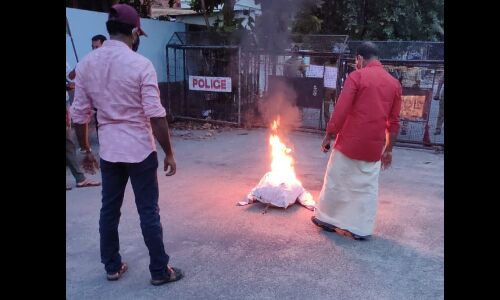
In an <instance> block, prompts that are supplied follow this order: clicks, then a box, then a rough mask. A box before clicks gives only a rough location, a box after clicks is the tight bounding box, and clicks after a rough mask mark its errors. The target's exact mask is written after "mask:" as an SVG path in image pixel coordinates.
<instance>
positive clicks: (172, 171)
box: [163, 155, 177, 176]
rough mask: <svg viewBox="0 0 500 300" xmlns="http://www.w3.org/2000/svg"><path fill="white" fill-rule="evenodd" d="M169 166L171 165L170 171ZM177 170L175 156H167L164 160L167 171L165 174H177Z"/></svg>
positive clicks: (164, 168)
mask: <svg viewBox="0 0 500 300" xmlns="http://www.w3.org/2000/svg"><path fill="white" fill-rule="evenodd" d="M168 167H170V171H169V172H167V171H168ZM176 170H177V167H176V165H175V160H174V156H173V155H172V156H168V155H167V156H165V161H164V167H163V171H165V172H167V173H166V174H165V176H172V175H174V174H175V171H176Z"/></svg>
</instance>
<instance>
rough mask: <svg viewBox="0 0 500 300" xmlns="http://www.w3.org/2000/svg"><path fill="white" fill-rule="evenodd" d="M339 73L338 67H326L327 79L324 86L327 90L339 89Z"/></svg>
mask: <svg viewBox="0 0 500 300" xmlns="http://www.w3.org/2000/svg"><path fill="white" fill-rule="evenodd" d="M337 73H338V69H337V68H336V67H325V78H324V82H323V84H324V86H325V87H326V88H331V89H335V88H337Z"/></svg>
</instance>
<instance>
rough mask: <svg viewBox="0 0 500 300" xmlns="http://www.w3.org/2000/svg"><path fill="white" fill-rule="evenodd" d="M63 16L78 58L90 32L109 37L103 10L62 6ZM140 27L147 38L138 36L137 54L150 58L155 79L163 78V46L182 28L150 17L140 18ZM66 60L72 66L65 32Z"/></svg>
mask: <svg viewBox="0 0 500 300" xmlns="http://www.w3.org/2000/svg"><path fill="white" fill-rule="evenodd" d="M66 17H67V18H68V22H69V27H70V30H71V34H72V36H73V41H74V42H75V47H76V53H77V55H78V58H79V60H81V59H82V58H83V57H84V56H85V55H87V54H88V53H89V52H90V51H91V50H92V47H91V39H92V37H93V36H94V35H97V34H102V35H104V36H106V37H107V38H109V35H108V33H107V31H106V21H107V18H108V14H107V13H101V12H95V11H88V10H81V9H74V8H66ZM141 27H142V28H143V29H144V31H145V32H146V33H147V34H148V37H144V36H141V44H140V46H139V51H138V52H139V53H140V54H142V55H144V56H145V57H147V58H148V59H150V60H151V62H152V63H153V65H154V66H155V69H156V73H157V74H158V82H165V81H166V79H167V64H166V52H165V47H166V45H167V43H168V41H169V39H170V37H171V36H172V34H173V33H174V32H177V31H181V32H182V31H185V29H186V26H185V24H183V23H174V22H166V21H158V20H150V19H141ZM66 61H67V62H68V63H69V64H70V65H71V66H73V67H74V66H75V65H76V58H75V54H74V51H73V46H72V45H71V39H70V37H69V35H66Z"/></svg>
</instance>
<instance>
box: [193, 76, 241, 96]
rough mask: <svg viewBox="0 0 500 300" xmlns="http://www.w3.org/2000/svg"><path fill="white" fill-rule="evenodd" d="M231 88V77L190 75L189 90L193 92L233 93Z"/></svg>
mask: <svg viewBox="0 0 500 300" xmlns="http://www.w3.org/2000/svg"><path fill="white" fill-rule="evenodd" d="M231 88H232V85H231V77H207V76H191V75H189V89H190V90H192V91H208V92H223V93H231Z"/></svg>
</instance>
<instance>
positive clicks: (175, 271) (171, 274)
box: [151, 266, 184, 285]
mask: <svg viewBox="0 0 500 300" xmlns="http://www.w3.org/2000/svg"><path fill="white" fill-rule="evenodd" d="M183 277H184V273H183V272H182V270H181V269H179V268H174V267H170V266H167V274H166V275H165V278H162V279H151V284H152V285H162V284H165V283H169V282H174V281H178V280H181V279H182V278H183Z"/></svg>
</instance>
